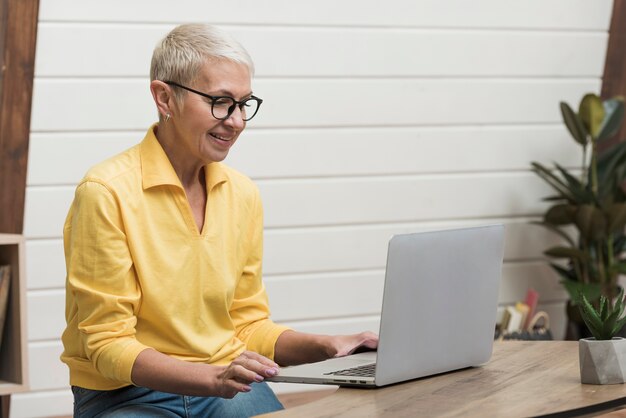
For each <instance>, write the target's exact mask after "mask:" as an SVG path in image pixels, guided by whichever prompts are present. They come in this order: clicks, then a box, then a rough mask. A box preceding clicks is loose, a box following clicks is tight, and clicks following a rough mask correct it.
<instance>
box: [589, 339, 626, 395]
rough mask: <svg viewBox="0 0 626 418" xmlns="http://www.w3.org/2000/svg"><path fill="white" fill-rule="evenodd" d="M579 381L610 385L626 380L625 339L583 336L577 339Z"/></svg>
mask: <svg viewBox="0 0 626 418" xmlns="http://www.w3.org/2000/svg"><path fill="white" fill-rule="evenodd" d="M578 360H579V362H580V381H581V383H587V384H592V385H611V384H615V383H624V382H625V381H626V339H625V338H622V337H614V338H613V339H612V340H604V341H602V340H596V339H595V338H583V339H581V340H579V341H578Z"/></svg>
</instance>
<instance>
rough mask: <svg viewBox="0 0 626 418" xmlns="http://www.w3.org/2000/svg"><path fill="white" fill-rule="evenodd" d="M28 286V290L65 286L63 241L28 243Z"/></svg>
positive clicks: (34, 241)
mask: <svg viewBox="0 0 626 418" xmlns="http://www.w3.org/2000/svg"><path fill="white" fill-rule="evenodd" d="M26 275H27V280H26V284H27V286H28V289H29V290H30V289H39V290H41V289H50V288H55V287H56V288H61V287H64V286H65V256H64V254H63V241H62V240H61V239H52V240H28V241H27V242H26Z"/></svg>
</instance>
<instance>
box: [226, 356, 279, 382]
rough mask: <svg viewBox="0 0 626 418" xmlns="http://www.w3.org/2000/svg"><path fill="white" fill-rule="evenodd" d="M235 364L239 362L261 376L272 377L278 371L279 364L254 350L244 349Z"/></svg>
mask: <svg viewBox="0 0 626 418" xmlns="http://www.w3.org/2000/svg"><path fill="white" fill-rule="evenodd" d="M233 364H239V365H241V366H243V367H245V368H246V369H248V370H251V371H253V372H255V373H257V375H260V376H261V377H271V376H274V375H276V374H277V373H278V364H276V363H275V362H273V361H272V360H270V359H268V358H267V357H264V356H262V355H260V354H258V353H255V352H252V351H244V352H243V353H242V354H241V355H240V356H239V357H237V358H236V359H235V361H233Z"/></svg>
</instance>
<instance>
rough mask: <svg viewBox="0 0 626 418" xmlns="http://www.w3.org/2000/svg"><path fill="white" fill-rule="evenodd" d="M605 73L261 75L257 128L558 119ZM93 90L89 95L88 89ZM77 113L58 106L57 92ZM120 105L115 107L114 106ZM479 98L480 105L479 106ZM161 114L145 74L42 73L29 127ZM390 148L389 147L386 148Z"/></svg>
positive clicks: (143, 120) (140, 119)
mask: <svg viewBox="0 0 626 418" xmlns="http://www.w3.org/2000/svg"><path fill="white" fill-rule="evenodd" d="M599 87H600V80H599V79H580V80H574V79H564V80H561V79H547V80H542V79H526V80H523V79H520V80H511V79H495V80H494V79H490V80H483V79H473V80H468V79H465V80H462V79H386V80H385V79H367V80H366V79H346V80H338V79H305V80H294V79H282V80H257V81H256V82H255V83H254V86H253V89H254V91H255V93H256V94H257V95H258V96H259V97H262V98H263V99H264V100H265V101H264V103H263V108H262V109H261V112H262V113H259V115H258V116H257V117H256V118H255V119H254V121H252V122H250V124H251V125H253V126H255V127H313V126H319V127H324V126H325V127H332V126H356V127H363V126H393V125H410V126H416V125H447V126H450V125H466V124H474V125H482V124H521V123H560V122H561V115H560V112H559V108H558V103H559V102H560V101H566V102H569V103H578V101H579V100H580V97H582V96H583V94H585V93H587V92H597V91H599ZM86 92H88V94H86ZM59 97H63V99H64V101H65V102H66V103H72V111H71V112H68V111H67V109H66V108H65V107H64V106H58V98H59ZM111 103H115V106H111ZM477 104H480V105H477ZM155 120H156V110H155V107H154V105H153V104H152V97H151V96H150V93H149V89H148V80H147V79H145V80H143V79H104V80H101V79H45V80H44V79H36V80H35V88H34V99H33V110H32V119H31V129H32V130H33V131H34V132H38V131H81V130H87V131H89V130H101V131H107V130H143V129H147V127H148V126H149V125H150V124H151V123H153V122H154V121H155ZM383 149H384V148H383Z"/></svg>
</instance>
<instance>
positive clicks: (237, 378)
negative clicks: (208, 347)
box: [215, 351, 278, 398]
mask: <svg viewBox="0 0 626 418" xmlns="http://www.w3.org/2000/svg"><path fill="white" fill-rule="evenodd" d="M217 367H219V369H221V370H219V372H218V373H217V376H216V379H217V382H216V383H215V389H216V392H217V395H216V396H219V397H222V398H232V397H233V396H235V395H236V394H237V393H239V392H250V389H251V388H250V384H251V383H254V382H262V381H263V380H265V378H266V377H271V376H274V375H276V374H277V373H278V364H276V363H274V362H273V361H272V360H270V359H268V358H267V357H263V356H262V355H260V354H258V353H255V352H252V351H244V352H243V353H241V355H240V356H239V357H237V358H236V359H235V360H234V361H233V362H232V363H230V364H229V365H228V366H217Z"/></svg>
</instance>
